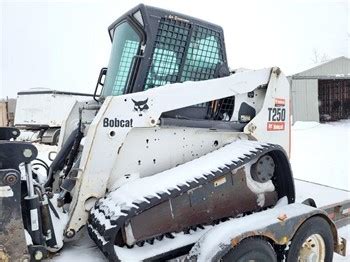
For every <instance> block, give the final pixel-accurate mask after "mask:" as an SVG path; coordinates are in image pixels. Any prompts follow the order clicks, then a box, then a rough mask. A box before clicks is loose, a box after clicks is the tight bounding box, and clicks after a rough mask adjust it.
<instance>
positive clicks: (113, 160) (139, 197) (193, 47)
mask: <svg viewBox="0 0 350 262" xmlns="http://www.w3.org/2000/svg"><path fill="white" fill-rule="evenodd" d="M109 34H110V37H111V40H112V43H113V46H112V51H111V57H110V62H109V65H108V70H107V69H106V68H103V69H102V70H101V72H100V76H99V79H98V82H97V85H96V90H95V97H94V98H95V100H94V101H89V102H85V103H81V104H77V105H76V107H75V108H73V110H72V111H71V113H70V114H69V116H68V118H67V119H66V121H65V123H64V124H63V127H62V130H61V134H60V142H59V143H60V144H59V149H60V150H59V152H58V154H57V156H56V158H55V159H54V161H53V162H52V163H51V165H50V166H49V168H48V172H47V181H46V182H45V183H39V181H38V180H37V174H36V173H35V170H32V167H31V162H32V161H33V160H34V159H36V158H37V149H36V148H35V147H34V146H33V145H32V144H29V143H24V142H15V141H9V140H5V139H4V140H3V141H1V142H0V203H1V206H0V210H1V215H0V219H1V220H0V230H1V233H0V260H4V261H29V260H41V259H44V258H45V257H47V256H48V254H49V253H50V252H56V251H58V250H59V249H61V248H62V246H63V242H64V240H69V239H72V238H74V237H75V236H76V234H77V232H78V231H79V230H81V229H82V228H83V227H84V226H85V225H87V226H86V227H87V230H88V232H89V235H90V236H91V238H92V239H93V240H94V241H95V242H96V244H97V245H98V247H99V248H100V249H101V251H102V252H103V253H104V254H105V256H106V257H107V258H108V259H109V260H110V261H118V260H126V261H130V260H134V259H135V257H133V254H134V255H136V254H138V255H139V256H140V254H142V255H141V258H140V257H138V259H155V258H160V259H162V260H163V259H165V257H171V256H173V255H175V254H176V255H179V254H180V253H181V252H182V253H183V252H187V251H188V250H189V248H190V247H191V246H193V244H194V243H195V242H196V241H197V240H198V239H199V238H200V236H201V235H203V234H204V233H205V232H206V231H208V228H210V227H215V225H216V224H218V223H220V222H222V221H224V220H227V219H231V218H236V217H241V216H245V215H249V214H252V213H256V212H259V211H263V210H266V209H269V208H271V207H274V206H275V205H276V203H277V202H278V201H279V200H280V199H282V198H286V199H287V200H288V203H293V202H294V183H293V178H292V173H291V169H290V165H289V161H288V154H289V147H290V143H289V139H290V115H289V114H290V106H289V105H290V103H289V93H290V91H289V84H288V81H287V79H286V77H285V76H284V75H283V73H282V72H281V70H280V69H279V68H277V67H273V68H267V69H261V70H256V71H253V70H249V71H244V72H240V73H235V72H230V70H229V68H228V65H227V58H226V52H225V43H224V35H223V31H222V29H221V27H219V26H217V25H214V24H211V23H208V22H205V21H202V20H199V19H195V18H192V17H188V16H185V15H182V14H178V13H175V12H171V11H166V10H162V9H158V8H154V7H149V6H145V5H142V4H141V5H138V6H137V7H135V8H134V9H132V10H130V11H129V12H127V13H126V14H124V15H123V16H122V17H120V18H119V19H118V20H117V21H116V22H114V23H113V24H112V25H111V26H110V27H109ZM101 85H102V86H103V88H102V91H99V87H100V86H101ZM4 137H5V136H4ZM6 138H7V139H8V138H9V136H6ZM13 138H14V137H13ZM150 247H151V248H150ZM152 247H153V248H152ZM133 252H134V253H133ZM130 254H131V255H130Z"/></svg>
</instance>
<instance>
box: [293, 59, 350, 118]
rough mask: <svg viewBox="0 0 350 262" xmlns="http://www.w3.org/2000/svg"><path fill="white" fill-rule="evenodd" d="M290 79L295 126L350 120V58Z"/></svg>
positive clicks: (328, 63)
mask: <svg viewBox="0 0 350 262" xmlns="http://www.w3.org/2000/svg"><path fill="white" fill-rule="evenodd" d="M289 79H290V83H291V90H292V115H293V122H296V121H318V122H319V121H321V122H324V121H335V120H340V119H349V118H350V59H349V58H347V57H344V56H342V57H338V58H335V59H333V60H330V61H327V62H324V63H321V64H318V65H317V66H315V67H313V68H310V69H308V70H306V71H303V72H300V73H298V74H295V75H292V76H290V77H289Z"/></svg>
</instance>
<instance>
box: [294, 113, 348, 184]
mask: <svg viewBox="0 0 350 262" xmlns="http://www.w3.org/2000/svg"><path fill="white" fill-rule="evenodd" d="M349 156H350V120H346V121H340V122H333V123H328V124H320V123H316V122H296V123H295V124H294V126H293V128H292V156H291V163H292V167H293V173H294V177H295V178H300V179H303V180H307V181H313V182H316V183H320V184H323V185H329V186H333V187H336V188H342V189H346V190H350V163H349Z"/></svg>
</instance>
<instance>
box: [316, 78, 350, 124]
mask: <svg viewBox="0 0 350 262" xmlns="http://www.w3.org/2000/svg"><path fill="white" fill-rule="evenodd" d="M318 100H319V101H320V105H319V112H320V121H322V122H326V121H336V120H340V119H348V118H349V117H350V80H348V79H337V80H324V79H322V80H318Z"/></svg>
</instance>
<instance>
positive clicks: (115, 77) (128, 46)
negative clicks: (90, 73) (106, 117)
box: [102, 22, 140, 97]
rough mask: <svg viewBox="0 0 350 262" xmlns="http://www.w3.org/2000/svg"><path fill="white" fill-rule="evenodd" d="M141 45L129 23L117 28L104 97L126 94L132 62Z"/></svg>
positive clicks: (103, 92)
mask: <svg viewBox="0 0 350 262" xmlns="http://www.w3.org/2000/svg"><path fill="white" fill-rule="evenodd" d="M139 45H140V37H139V36H138V34H137V33H136V31H135V30H134V29H133V28H132V27H131V26H130V24H128V22H123V23H122V24H119V25H118V26H117V27H116V28H115V31H114V37H113V46H112V51H111V56H110V60H109V64H108V71H107V75H106V80H105V84H104V88H103V91H102V96H104V97H106V96H118V95H122V94H123V93H124V90H125V87H126V84H127V81H128V76H129V71H130V70H131V66H132V60H133V57H134V56H135V55H136V54H137V50H138V49H139Z"/></svg>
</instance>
